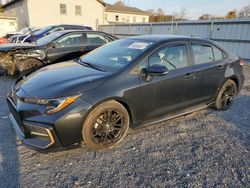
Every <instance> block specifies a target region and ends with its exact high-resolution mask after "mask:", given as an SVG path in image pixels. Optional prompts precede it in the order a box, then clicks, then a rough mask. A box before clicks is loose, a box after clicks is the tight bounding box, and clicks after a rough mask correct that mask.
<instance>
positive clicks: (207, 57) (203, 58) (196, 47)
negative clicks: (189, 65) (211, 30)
mask: <svg viewBox="0 0 250 188" xmlns="http://www.w3.org/2000/svg"><path fill="white" fill-rule="evenodd" d="M192 50H193V55H194V60H195V64H197V65H199V64H204V63H209V62H213V61H214V56H213V49H212V47H211V46H209V45H202V44H192Z"/></svg>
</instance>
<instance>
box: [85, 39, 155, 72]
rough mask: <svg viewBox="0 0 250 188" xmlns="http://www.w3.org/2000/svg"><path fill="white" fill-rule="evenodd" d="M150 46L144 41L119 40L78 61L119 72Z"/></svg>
mask: <svg viewBox="0 0 250 188" xmlns="http://www.w3.org/2000/svg"><path fill="white" fill-rule="evenodd" d="M152 44H153V43H152V42H148V41H144V40H137V39H121V40H117V41H114V42H111V43H109V44H106V45H104V46H103V47H100V48H97V49H96V50H94V51H92V52H90V53H88V54H87V55H84V56H82V57H81V58H80V60H81V62H87V63H91V64H94V65H98V66H99V67H102V68H104V69H106V68H107V69H112V70H119V69H121V68H122V67H125V66H126V65H128V64H130V63H131V62H132V61H134V60H135V59H136V58H137V57H139V56H140V55H141V54H142V53H143V52H144V51H145V50H147V49H148V48H149V47H150V46H151V45H152Z"/></svg>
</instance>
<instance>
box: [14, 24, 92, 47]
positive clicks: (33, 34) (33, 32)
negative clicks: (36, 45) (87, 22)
mask: <svg viewBox="0 0 250 188" xmlns="http://www.w3.org/2000/svg"><path fill="white" fill-rule="evenodd" d="M27 29H28V30H27V31H26V32H25V33H23V34H20V35H14V36H12V37H10V38H9V42H10V43H32V42H36V41H37V40H39V39H40V38H43V37H44V36H46V35H49V34H51V33H54V32H57V31H64V30H92V28H91V27H89V26H84V25H51V26H47V27H44V28H42V29H30V28H27Z"/></svg>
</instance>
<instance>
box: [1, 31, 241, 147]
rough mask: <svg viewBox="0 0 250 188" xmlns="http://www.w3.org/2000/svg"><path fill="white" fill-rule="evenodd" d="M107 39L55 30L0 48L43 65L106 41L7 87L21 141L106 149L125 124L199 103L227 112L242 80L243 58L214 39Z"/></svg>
mask: <svg viewBox="0 0 250 188" xmlns="http://www.w3.org/2000/svg"><path fill="white" fill-rule="evenodd" d="M113 40H115V37H112V36H110V35H108V34H106V33H100V32H94V31H79V30H77V31H60V32H56V33H53V34H50V35H48V36H46V37H44V38H42V39H39V40H38V41H37V45H27V46H16V47H14V48H12V46H11V45H10V46H9V49H7V47H5V49H4V50H2V51H6V52H9V51H14V54H16V55H14V56H17V57H15V58H21V60H22V59H26V58H27V59H32V62H33V61H34V60H36V61H34V62H38V61H39V62H42V63H43V62H46V63H50V62H60V61H65V60H69V59H73V58H75V57H79V56H80V54H82V53H85V52H88V51H90V50H93V49H94V48H96V47H98V46H100V45H102V44H105V43H108V44H106V45H104V46H102V47H99V48H97V49H95V50H93V51H91V52H89V53H87V54H85V55H84V56H81V57H80V58H78V59H74V60H70V61H66V62H62V63H56V64H53V65H50V66H46V67H43V68H41V69H39V70H37V71H35V72H34V73H32V74H30V75H28V76H27V77H24V78H21V79H20V80H18V81H17V83H16V84H15V85H14V86H13V88H12V89H11V91H10V93H9V94H8V98H7V102H8V105H9V109H10V112H11V114H10V120H11V122H12V124H13V126H14V128H15V129H16V132H17V133H18V135H19V137H20V138H21V140H22V141H23V143H24V144H25V145H26V146H28V147H31V148H35V149H43V150H45V149H49V148H53V147H58V146H62V147H68V146H70V145H72V144H75V143H79V142H81V141H84V142H85V143H86V145H87V146H88V147H89V148H91V149H94V150H102V149H110V148H113V147H115V146H116V145H117V144H119V143H120V142H121V141H122V140H123V139H124V138H125V136H126V135H127V132H128V129H129V128H135V127H138V126H141V125H149V124H154V123H155V122H160V121H163V120H167V119H171V118H174V117H177V116H180V115H184V114H187V113H191V112H194V111H196V110H199V109H202V108H206V107H214V108H216V109H218V110H227V109H229V108H230V107H231V105H232V102H233V101H234V98H235V97H236V95H237V94H238V93H239V92H240V90H241V88H242V86H243V83H244V76H243V71H242V66H243V64H244V62H243V61H242V60H241V59H240V58H238V57H237V56H235V55H234V54H232V53H230V52H229V51H228V50H226V49H224V48H223V47H222V46H220V45H219V44H217V43H215V42H212V41H209V40H203V39H197V38H192V37H183V36H162V35H160V36H137V37H130V38H125V39H120V40H115V41H113ZM111 41H113V42H111ZM109 42H110V43H109ZM82 44H84V45H82ZM80 46H81V47H80ZM10 49H11V50H10ZM17 52H18V53H17ZM30 57H31V58H30ZM27 59H26V60H25V61H23V64H24V65H25V64H26V63H27V62H28V61H27ZM24 62H26V63H24ZM29 62H31V61H29ZM31 64H32V63H31ZM35 64H36V63H35ZM20 65H21V64H20ZM19 70H21V68H20V67H19Z"/></svg>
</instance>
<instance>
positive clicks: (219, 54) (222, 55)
mask: <svg viewBox="0 0 250 188" xmlns="http://www.w3.org/2000/svg"><path fill="white" fill-rule="evenodd" d="M213 51H214V60H215V61H221V60H223V59H226V58H227V57H228V55H227V54H226V52H224V51H223V50H221V49H219V48H217V47H215V46H213Z"/></svg>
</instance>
